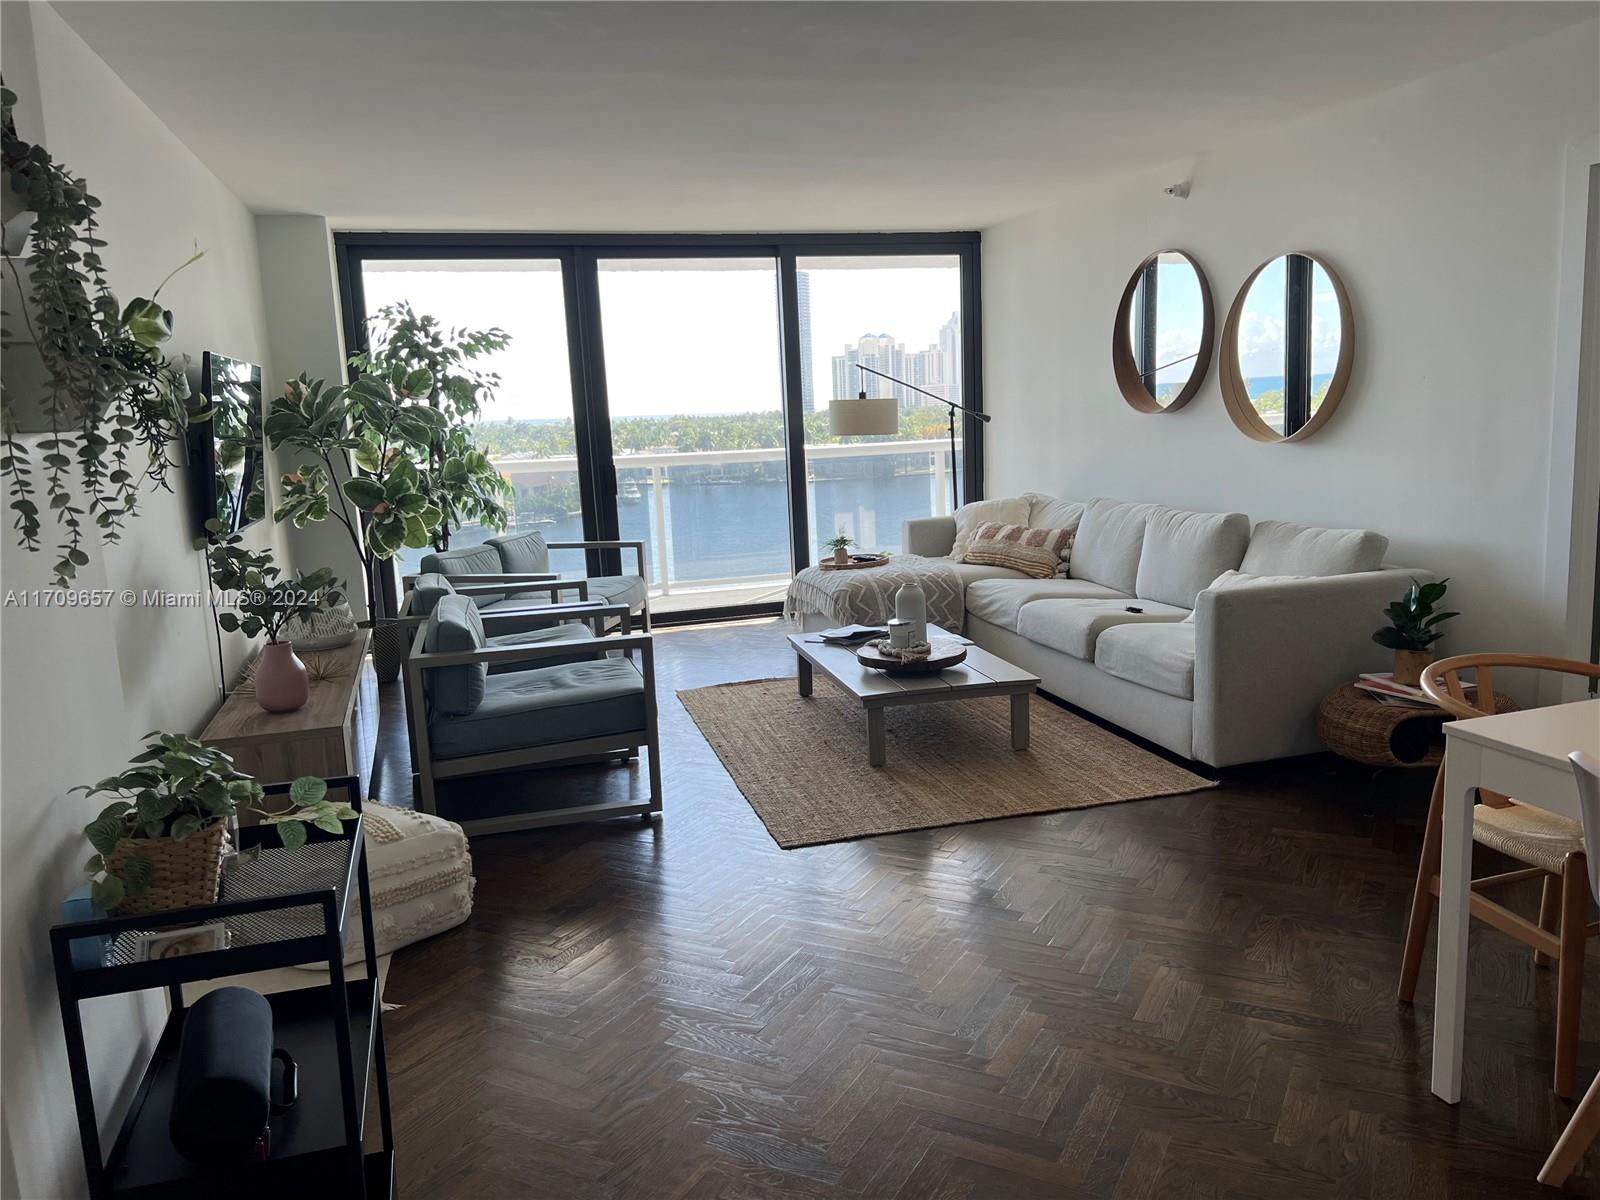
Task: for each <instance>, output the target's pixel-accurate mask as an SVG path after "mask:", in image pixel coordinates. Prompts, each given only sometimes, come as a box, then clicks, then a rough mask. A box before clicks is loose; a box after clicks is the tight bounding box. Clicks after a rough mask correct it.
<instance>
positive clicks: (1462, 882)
mask: <svg viewBox="0 0 1600 1200" xmlns="http://www.w3.org/2000/svg"><path fill="white" fill-rule="evenodd" d="M1444 741H1445V755H1444V768H1443V769H1444V829H1443V834H1444V838H1443V860H1442V862H1441V863H1440V866H1439V969H1438V975H1437V977H1436V980H1435V983H1434V1005H1433V1094H1434V1095H1436V1096H1438V1097H1439V1098H1440V1099H1441V1100H1447V1101H1449V1102H1450V1103H1451V1104H1457V1103H1459V1102H1460V1100H1461V1055H1462V1049H1463V1042H1464V1039H1463V1032H1464V1029H1463V1026H1464V1020H1465V1017H1466V1009H1467V927H1468V925H1469V924H1470V923H1471V922H1470V920H1469V917H1468V899H1469V889H1470V887H1471V884H1472V807H1473V804H1474V802H1475V800H1476V793H1477V789H1478V788H1480V787H1481V788H1488V789H1489V790H1491V791H1496V792H1499V793H1500V794H1501V795H1505V796H1510V797H1511V798H1512V799H1514V800H1516V801H1517V802H1518V803H1519V804H1532V805H1536V806H1537V807H1539V808H1543V809H1548V810H1549V811H1550V812H1553V813H1559V814H1560V815H1561V816H1563V817H1570V818H1571V819H1572V820H1574V821H1576V820H1578V819H1579V817H1578V786H1577V782H1576V780H1575V779H1574V777H1573V774H1572V766H1571V764H1570V763H1569V762H1568V761H1567V755H1568V754H1570V753H1571V752H1572V751H1574V750H1583V751H1586V752H1587V753H1589V754H1592V755H1595V756H1596V757H1600V700H1580V701H1577V702H1576V703H1572V704H1554V705H1550V706H1548V707H1545V708H1530V709H1527V710H1525V711H1522V712H1510V713H1500V714H1498V715H1496V716H1492V717H1473V718H1471V719H1469V720H1465V721H1451V722H1449V723H1448V724H1446V725H1445V727H1444Z"/></svg>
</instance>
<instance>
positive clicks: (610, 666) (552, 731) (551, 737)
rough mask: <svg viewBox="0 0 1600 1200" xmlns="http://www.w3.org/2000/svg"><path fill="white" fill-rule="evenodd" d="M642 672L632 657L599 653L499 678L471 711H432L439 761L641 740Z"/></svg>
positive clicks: (430, 733)
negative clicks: (589, 742)
mask: <svg viewBox="0 0 1600 1200" xmlns="http://www.w3.org/2000/svg"><path fill="white" fill-rule="evenodd" d="M644 728H645V697H644V677H643V676H642V675H641V674H640V673H639V668H638V666H637V665H635V663H634V662H633V661H632V660H631V659H626V658H597V659H591V660H589V661H587V662H581V663H569V664H566V665H564V666H557V667H538V668H535V669H534V670H531V671H515V672H511V673H508V674H505V675H495V676H493V677H492V678H491V679H490V680H489V682H488V686H487V688H486V689H485V691H484V695H483V703H481V704H480V705H478V706H477V708H476V709H475V710H474V711H473V712H471V713H468V714H465V715H460V716H437V715H436V716H434V717H433V718H431V719H430V720H429V722H428V737H429V740H430V744H431V745H432V747H433V753H434V755H435V756H436V757H438V758H464V757H467V756H469V755H476V754H494V753H497V752H499V751H502V750H522V749H526V748H528V747H530V746H551V745H556V744H558V743H560V742H577V741H583V740H585V739H587V738H598V737H607V736H609V735H611V734H616V735H617V736H618V739H619V740H618V745H619V746H621V745H627V744H630V740H631V741H641V740H642V739H643V737H644V732H643V731H644Z"/></svg>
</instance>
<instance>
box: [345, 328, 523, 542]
mask: <svg viewBox="0 0 1600 1200" xmlns="http://www.w3.org/2000/svg"><path fill="white" fill-rule="evenodd" d="M370 325H371V333H370V337H369V345H368V348H367V349H366V350H365V351H363V352H362V353H360V354H356V355H353V356H351V359H350V365H351V366H352V367H354V368H355V369H356V370H357V371H359V372H361V373H363V374H372V375H378V376H382V377H394V376H395V375H396V374H397V373H401V374H403V376H404V377H405V378H406V379H413V378H418V377H419V376H418V373H419V372H423V371H425V372H427V375H428V378H429V380H430V384H429V387H428V391H427V397H426V399H427V403H428V405H429V407H431V408H433V409H434V410H435V411H437V412H438V413H440V414H441V416H442V417H443V418H444V420H443V422H442V423H441V424H440V425H439V427H438V428H437V429H435V430H434V431H433V432H432V434H431V436H430V438H429V442H428V447H427V453H426V455H425V456H424V457H423V459H422V460H421V461H419V462H418V463H417V465H418V466H419V467H423V468H425V469H426V470H427V471H428V473H429V475H430V477H431V479H432V481H433V496H432V500H433V503H434V505H435V506H437V507H438V509H439V512H440V516H441V519H440V521H439V524H438V527H437V528H435V529H434V530H433V540H432V544H433V548H434V549H435V550H448V549H449V548H450V531H451V529H453V528H455V529H459V528H460V527H461V526H462V525H464V524H466V523H468V522H471V521H477V522H479V523H481V524H483V525H487V526H489V527H490V528H493V529H503V528H504V527H505V523H506V509H505V501H506V500H507V499H508V498H509V497H510V495H511V485H510V484H509V483H507V482H506V481H505V478H504V477H503V476H502V475H501V474H500V472H499V471H497V470H495V469H494V464H493V463H491V462H490V461H489V456H488V455H486V454H484V453H483V451H482V450H480V449H479V448H478V447H477V446H476V445H474V444H473V426H474V424H476V422H477V419H478V415H479V412H480V411H481V409H482V406H483V405H484V404H485V403H487V402H488V401H489V400H491V399H492V398H493V396H494V390H495V388H496V387H498V386H499V384H500V376H499V375H497V374H495V373H494V372H492V371H486V370H483V369H481V368H480V367H479V366H477V365H476V364H477V361H478V360H479V359H481V358H483V357H485V356H487V355H490V354H493V353H495V352H497V351H500V350H504V349H505V348H506V347H507V346H509V345H510V344H511V338H510V335H508V334H507V333H506V331H505V330H503V329H479V330H473V329H455V328H448V327H446V326H444V325H442V324H441V323H440V322H439V320H438V318H436V317H431V316H428V315H426V314H419V313H417V312H416V310H415V309H413V308H412V307H411V305H409V304H407V303H404V302H402V303H399V304H390V305H386V306H384V307H383V308H381V309H379V310H378V314H377V316H375V317H373V318H372V319H371V321H370Z"/></svg>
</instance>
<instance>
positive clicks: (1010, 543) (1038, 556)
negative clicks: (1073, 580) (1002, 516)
mask: <svg viewBox="0 0 1600 1200" xmlns="http://www.w3.org/2000/svg"><path fill="white" fill-rule="evenodd" d="M1071 557H1072V530H1070V529H1029V528H1028V527H1027V526H1026V525H1002V524H1000V523H999V522H998V521H987V522H985V523H984V524H982V525H980V526H978V529H977V532H976V533H975V534H974V535H973V538H972V545H971V546H969V547H968V548H967V552H966V553H965V554H964V555H962V556H961V561H962V562H964V563H979V564H981V565H983V566H986V567H1010V568H1011V569H1012V570H1013V571H1021V572H1022V573H1023V574H1024V575H1028V576H1030V577H1032V578H1034V579H1049V578H1050V577H1051V576H1065V575H1066V573H1067V565H1068V563H1069V561H1070V560H1071Z"/></svg>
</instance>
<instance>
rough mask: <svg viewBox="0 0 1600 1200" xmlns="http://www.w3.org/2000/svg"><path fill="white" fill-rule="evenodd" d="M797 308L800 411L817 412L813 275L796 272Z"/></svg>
mask: <svg viewBox="0 0 1600 1200" xmlns="http://www.w3.org/2000/svg"><path fill="white" fill-rule="evenodd" d="M794 298H795V307H796V308H797V309H799V311H800V411H802V412H816V411H817V394H816V391H815V390H814V388H813V387H812V382H811V374H812V364H811V273H810V272H809V271H796V272H795V289H794Z"/></svg>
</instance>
